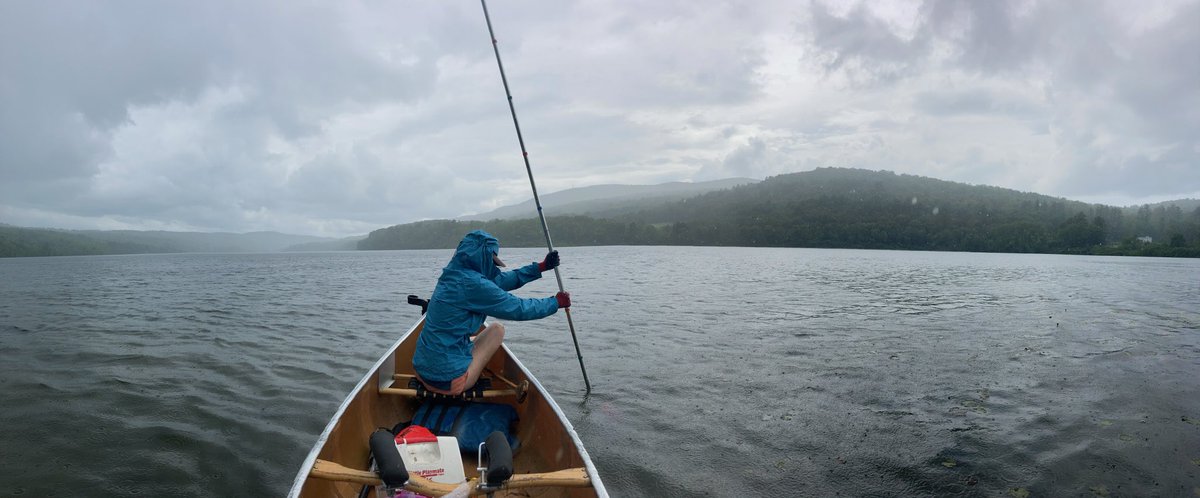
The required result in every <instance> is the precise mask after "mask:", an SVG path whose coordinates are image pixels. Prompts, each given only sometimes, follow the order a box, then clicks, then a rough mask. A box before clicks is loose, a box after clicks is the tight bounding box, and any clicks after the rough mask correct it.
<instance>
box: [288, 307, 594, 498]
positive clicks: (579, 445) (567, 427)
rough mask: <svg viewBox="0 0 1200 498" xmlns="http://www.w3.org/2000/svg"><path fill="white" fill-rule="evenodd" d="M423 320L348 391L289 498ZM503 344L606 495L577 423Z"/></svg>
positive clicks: (294, 496) (295, 497) (381, 381)
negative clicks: (348, 413) (349, 411)
mask: <svg viewBox="0 0 1200 498" xmlns="http://www.w3.org/2000/svg"><path fill="white" fill-rule="evenodd" d="M424 322H425V316H424V315H422V316H421V319H419V320H417V321H416V323H414V324H413V326H412V327H410V328H409V329H408V331H407V332H405V333H404V334H403V335H401V336H400V338H399V339H397V340H396V342H395V343H394V344H392V346H391V347H390V348H388V350H387V352H385V353H384V354H383V356H381V357H380V358H379V360H377V361H376V362H375V364H374V365H373V366H372V367H371V368H370V370H368V371H367V373H366V375H364V376H363V378H362V379H361V380H359V381H358V383H357V384H356V385H355V386H354V388H353V389H351V391H350V392H349V394H347V395H346V398H345V399H344V400H343V401H342V403H341V405H339V406H338V408H337V410H336V411H335V412H334V414H333V416H332V417H331V418H330V419H329V423H328V424H326V425H325V429H324V430H323V431H321V435H320V436H318V437H317V440H316V441H315V442H314V443H313V446H312V449H311V450H310V451H309V453H308V456H306V457H305V459H304V462H303V463H302V464H301V467H300V471H299V472H298V473H297V474H296V479H295V480H294V481H293V482H292V488H291V490H289V491H288V494H287V496H288V498H298V497H299V496H300V493H301V491H302V490H303V489H304V484H305V482H306V481H307V480H308V479H309V476H310V474H311V472H312V468H313V465H315V464H316V462H317V457H318V455H319V454H320V452H321V450H322V449H323V448H324V447H325V444H326V442H327V441H328V440H329V437H330V435H331V434H332V433H333V431H334V429H335V428H336V427H337V425H338V422H339V421H340V420H341V419H342V417H343V415H345V413H346V411H347V409H348V408H349V407H350V405H351V404H352V403H353V402H354V400H355V398H357V397H358V395H359V393H360V392H362V390H363V389H365V388H366V387H367V385H368V384H369V383H372V382H373V383H376V384H378V385H379V386H380V387H384V384H388V385H390V384H391V381H392V379H391V376H388V378H387V379H386V380H385V379H383V378H381V377H380V375H379V372H380V369H382V368H384V367H386V366H388V364H389V363H390V364H392V365H393V367H392V369H393V370H394V368H395V367H394V362H395V355H396V350H397V349H398V348H399V347H400V346H401V345H402V344H403V343H404V342H405V341H406V340H408V338H409V336H411V335H412V334H413V333H414V332H416V330H417V329H418V328H421V326H422V324H423V323H424ZM501 347H502V348H503V350H504V354H506V355H507V356H508V358H509V359H510V360H512V362H513V364H514V365H515V366H516V367H517V368H518V369H520V371H521V373H522V374H524V375H525V378H526V379H528V380H529V382H530V384H531V385H532V387H533V390H534V391H536V392H539V393H541V395H542V398H543V399H544V400H545V402H546V404H547V405H549V407H550V409H551V411H553V413H554V414H555V416H557V417H558V421H559V423H560V424H562V426H563V429H564V431H565V432H566V433H567V435H568V436H569V437H570V438H571V441H572V443H574V446H575V449H576V451H578V452H579V456H580V458H581V459H582V460H583V464H584V468H585V470H586V471H587V475H588V478H589V479H590V480H591V483H592V486H591V487H592V490H593V491H594V492H595V493H596V496H597V497H599V498H607V497H608V491H607V490H606V489H605V488H604V483H603V481H601V480H600V473H599V472H598V471H597V470H596V466H595V464H594V463H593V462H592V458H591V456H590V455H589V454H588V452H587V448H585V447H584V446H583V441H582V440H581V439H580V438H579V433H578V432H576V431H575V426H573V425H571V421H570V420H568V419H567V416H566V414H565V413H564V412H563V411H562V408H561V407H559V406H558V402H556V401H554V398H553V397H551V396H550V394H549V391H547V390H546V388H545V386H543V385H542V383H541V381H539V380H538V379H537V377H535V376H534V375H533V373H532V372H530V371H529V369H528V368H526V367H525V364H524V363H521V360H520V359H518V358H517V356H516V355H515V354H513V352H512V350H511V349H509V348H508V345H507V344H501Z"/></svg>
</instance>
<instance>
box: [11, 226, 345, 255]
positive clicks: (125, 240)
mask: <svg viewBox="0 0 1200 498" xmlns="http://www.w3.org/2000/svg"><path fill="white" fill-rule="evenodd" d="M327 240H331V239H323V238H320V237H311V236H307V235H289V234H283V233H277V232H251V233H206V232H166V231H137V230H56V229H44V228H23V227H15V226H11V225H4V224H0V257H14V256H78V255H89V254H145V253H177V252H274V251H282V250H284V249H287V248H290V247H293V246H296V245H297V244H305V243H312V242H320V241H327Z"/></svg>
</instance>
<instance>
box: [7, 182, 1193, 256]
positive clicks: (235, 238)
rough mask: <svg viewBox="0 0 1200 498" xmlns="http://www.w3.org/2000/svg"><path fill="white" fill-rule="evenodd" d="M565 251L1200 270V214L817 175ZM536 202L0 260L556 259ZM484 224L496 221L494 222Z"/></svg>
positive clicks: (586, 206) (673, 189) (569, 207)
mask: <svg viewBox="0 0 1200 498" xmlns="http://www.w3.org/2000/svg"><path fill="white" fill-rule="evenodd" d="M543 205H544V206H546V208H547V212H548V213H551V214H553V215H554V216H551V217H550V218H549V220H548V223H549V225H550V228H551V233H552V235H553V237H554V240H555V243H556V245H561V246H571V245H639V244H641V245H647V244H654V245H737V246H771V247H836V248H872V249H909V250H948V251H990V252H1050V253H1090V254H1137V255H1149V256H1153V255H1176V256H1188V255H1195V256H1200V200H1195V199H1181V200H1178V201H1170V202H1164V203H1157V204H1149V205H1143V206H1132V207H1124V208H1122V207H1113V206H1104V205H1100V204H1088V203H1083V202H1079V201H1073V200H1069V199H1064V198H1059V197H1052V196H1047V195H1042V194H1037V193H1030V192H1019V191H1015V190H1011V189H1004V188H998V187H991V186H986V185H967V184H962V183H956V182H949V181H944V180H938V179H934V178H927V177H921V176H914V175H903V174H895V173H892V172H888V171H869V170H861V169H846V168H819V169H816V170H813V171H806V172H801V173H792V174H785V175H778V176H774V177H771V178H768V179H766V180H763V181H761V182H760V181H755V180H751V179H745V178H734V179H729V180H722V181H716V182H704V183H695V184H688V183H669V184H661V185H601V186H596V187H584V188H579V189H570V190H566V191H562V192H555V193H550V194H546V195H545V196H544V197H543ZM536 216H537V211H536V209H535V208H534V207H533V204H532V201H527V202H525V203H522V204H518V205H514V206H506V207H504V208H501V209H497V210H495V211H491V212H489V213H484V214H481V215H476V216H473V217H471V219H464V220H429V221H421V222H415V223H405V224H400V225H394V226H391V227H387V228H382V229H379V230H376V231H374V232H371V234H369V235H366V236H359V237H347V238H342V239H332V238H321V237H311V236H302V235H288V234H281V233H274V232H253V233H245V234H234V233H198V232H162V231H132V230H120V231H99V230H55V229H34V228H20V227H13V226H10V225H4V224H0V256H52V255H80V254H124V253H171V252H275V251H334V250H354V249H364V250H367V249H434V248H438V249H442V248H453V247H455V245H456V244H457V243H458V241H459V240H460V239H461V238H462V235H463V234H464V233H466V232H467V231H469V230H472V229H477V228H481V229H486V230H488V231H490V232H492V233H493V234H495V235H497V236H499V237H500V239H501V241H502V243H503V244H504V245H505V246H508V247H539V246H544V244H545V241H544V239H543V236H542V231H541V225H540V222H539V221H538V219H537V218H536ZM484 219H486V220H487V221H484Z"/></svg>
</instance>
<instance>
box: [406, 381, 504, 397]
mask: <svg viewBox="0 0 1200 498" xmlns="http://www.w3.org/2000/svg"><path fill="white" fill-rule="evenodd" d="M408 388H409V389H416V391H417V398H418V399H477V398H480V399H481V398H483V392H484V391H489V390H491V389H492V379H489V378H486V377H480V378H479V380H477V381H475V385H474V386H471V388H470V389H467V390H466V391H463V392H462V394H460V395H458V396H451V395H449V394H442V393H435V392H433V391H430V390H429V389H426V388H425V384H423V383H422V382H421V381H419V380H417V379H409V380H408Z"/></svg>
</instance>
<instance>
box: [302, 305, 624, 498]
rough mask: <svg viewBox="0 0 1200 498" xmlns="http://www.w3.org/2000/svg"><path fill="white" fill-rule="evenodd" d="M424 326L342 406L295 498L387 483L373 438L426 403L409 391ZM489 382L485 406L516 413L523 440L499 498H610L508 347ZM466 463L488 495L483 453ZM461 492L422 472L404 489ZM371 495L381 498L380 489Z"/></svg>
mask: <svg viewBox="0 0 1200 498" xmlns="http://www.w3.org/2000/svg"><path fill="white" fill-rule="evenodd" d="M424 323H425V321H424V320H423V319H422V320H419V321H418V322H417V323H416V325H414V326H413V327H412V328H411V329H409V331H408V332H407V333H405V334H404V336H403V337H401V338H400V340H399V341H397V342H396V343H395V344H394V345H393V346H392V347H391V348H390V349H389V350H388V352H387V353H386V354H384V355H383V357H382V358H380V359H379V361H377V362H376V363H375V365H374V367H372V369H371V371H370V372H368V373H367V375H366V376H365V377H363V378H362V380H360V381H359V383H358V385H357V386H355V388H354V390H353V391H352V392H351V393H350V395H349V396H347V397H346V400H345V401H343V402H342V405H341V406H340V407H338V410H337V412H336V413H335V414H334V416H333V419H332V420H330V422H329V424H328V425H327V426H326V427H325V430H324V432H322V433H321V435H320V437H318V438H317V442H316V444H315V445H313V449H312V451H311V452H310V453H309V455H308V457H307V458H306V459H305V461H304V463H303V464H302V465H301V468H300V471H299V473H298V474H297V475H296V480H295V482H294V483H293V485H292V489H291V492H289V493H288V496H289V497H294V498H316V497H322V498H324V497H346V498H352V497H357V496H359V493H360V491H361V490H362V489H363V486H378V485H380V484H381V483H382V481H381V479H380V476H379V475H378V474H376V473H375V472H373V471H371V469H370V465H369V462H370V458H371V454H370V453H371V450H370V444H369V439H370V437H371V433H372V432H374V431H375V430H376V429H378V428H381V427H393V426H395V425H396V424H397V423H400V422H407V421H409V420H412V418H413V415H414V413H415V412H416V410H417V407H418V406H420V404H421V403H422V402H424V401H422V400H421V399H419V398H418V397H417V394H418V393H417V390H416V389H412V388H410V387H409V381H410V379H412V378H413V377H414V375H415V372H414V371H413V368H412V355H413V350H414V349H415V347H416V342H417V337H418V336H419V335H420V333H421V329H422V327H423V326H424ZM484 377H487V378H490V379H491V383H492V387H491V388H490V389H487V390H484V391H482V393H481V394H480V396H479V397H480V398H482V399H481V400H480V401H484V402H487V403H504V404H508V405H510V406H512V407H513V408H514V409H516V412H517V416H518V420H517V425H516V430H515V432H514V435H515V436H516V437H517V438H518V439H519V440H520V445H519V446H518V447H517V448H516V450H515V451H514V453H513V459H512V460H513V461H512V463H513V475H512V477H511V478H510V479H509V480H508V481H507V482H506V483H505V484H504V485H503V487H501V488H500V489H499V490H496V491H494V495H493V496H536V497H542V496H544V497H597V496H602V497H606V496H608V493H607V492H606V491H605V489H604V485H603V483H602V482H601V481H600V477H599V475H597V473H596V468H595V466H594V465H593V464H592V461H591V459H590V457H589V456H588V454H587V451H586V450H585V449H584V448H583V444H582V443H581V442H580V440H579V436H578V435H577V434H576V433H575V429H574V428H572V427H571V423H570V422H568V421H567V419H566V417H565V416H564V415H563V413H562V410H561V409H559V407H558V405H557V404H556V403H555V402H554V400H553V399H551V398H550V396H549V394H547V392H546V390H545V388H543V387H542V385H541V384H540V383H538V381H537V379H536V378H534V376H533V375H532V374H531V373H530V372H529V371H528V370H527V369H526V368H525V366H524V365H522V364H521V362H520V361H518V360H517V359H516V357H515V356H513V354H512V352H511V351H509V349H508V347H507V346H506V347H502V348H500V350H498V351H497V352H496V354H495V356H493V357H492V359H491V362H490V363H488V367H487V370H485V372H484ZM462 460H463V467H464V472H465V474H466V478H467V481H468V483H469V485H470V487H471V490H472V492H471V494H472V495H481V494H485V491H484V490H481V489H478V488H477V486H476V485H477V483H478V480H479V471H478V470H476V469H477V467H478V466H479V465H478V463H479V462H478V461H477V455H474V454H471V453H470V452H464V453H462ZM401 475H403V473H401ZM489 475H490V474H489ZM456 487H457V485H451V484H445V483H438V482H433V481H431V480H429V479H425V478H423V477H420V476H418V475H417V474H416V473H415V472H410V473H409V480H408V482H407V483H406V484H405V485H404V489H406V490H408V491H412V492H414V493H419V494H422V495H426V496H442V495H445V494H446V493H449V492H451V491H453V490H454V489H455V488H456ZM370 496H372V497H373V496H375V495H374V491H372V493H371V494H370Z"/></svg>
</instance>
